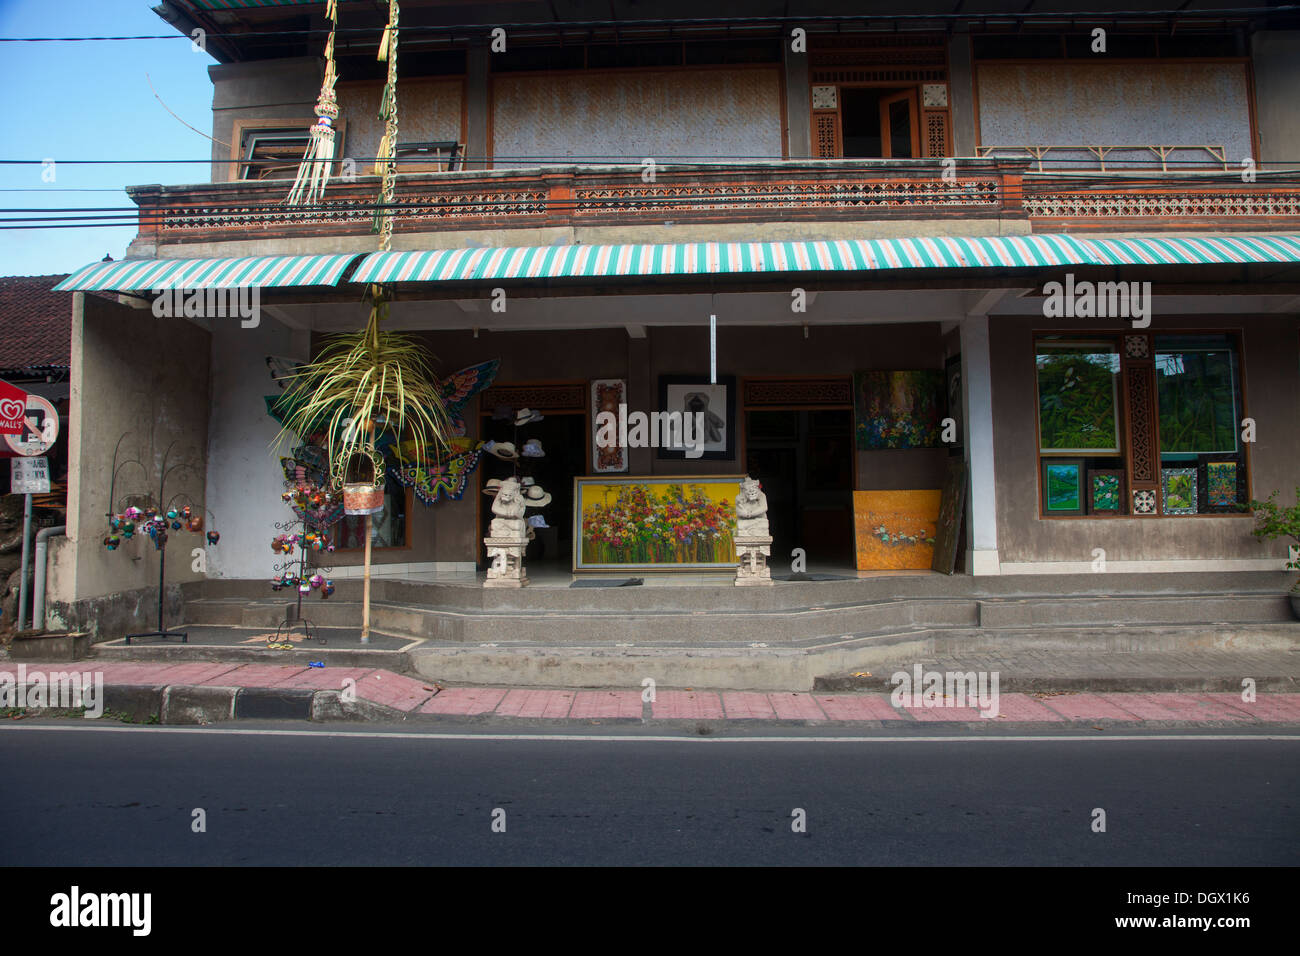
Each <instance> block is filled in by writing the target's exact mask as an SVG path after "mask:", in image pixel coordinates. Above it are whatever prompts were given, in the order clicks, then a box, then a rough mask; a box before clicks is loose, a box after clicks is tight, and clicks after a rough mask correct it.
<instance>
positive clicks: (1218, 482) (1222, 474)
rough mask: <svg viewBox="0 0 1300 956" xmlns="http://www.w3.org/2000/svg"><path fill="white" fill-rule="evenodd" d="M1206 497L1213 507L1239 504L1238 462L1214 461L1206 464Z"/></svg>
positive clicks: (1228, 506) (1227, 506)
mask: <svg viewBox="0 0 1300 956" xmlns="http://www.w3.org/2000/svg"><path fill="white" fill-rule="evenodd" d="M1205 498H1206V503H1207V504H1208V505H1209V506H1210V507H1211V508H1232V507H1234V506H1235V505H1236V504H1237V463H1236V462H1235V461H1212V462H1209V463H1208V464H1206V466H1205Z"/></svg>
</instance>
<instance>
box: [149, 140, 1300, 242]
mask: <svg viewBox="0 0 1300 956" xmlns="http://www.w3.org/2000/svg"><path fill="white" fill-rule="evenodd" d="M1028 165H1029V162H1028V161H1026V160H1010V159H959V160H904V161H861V160H814V161H774V162H764V163H744V164H739V163H711V164H696V165H690V166H660V167H658V168H656V169H647V168H643V167H641V166H598V167H580V166H555V167H541V168H532V169H510V170H467V171H458V172H445V173H419V174H413V175H406V176H402V177H400V179H399V185H398V189H397V195H396V200H395V202H394V205H393V209H392V211H393V214H394V216H395V217H396V230H397V231H398V232H399V233H400V232H407V233H420V232H446V231H457V230H483V229H511V228H525V227H534V228H536V227H548V226H550V227H556V226H636V225H658V224H665V223H673V224H689V223H728V224H734V223H772V222H794V221H801V222H819V221H820V222H827V223H832V222H841V223H842V222H855V221H856V222H868V221H887V220H939V221H942V220H962V221H966V220H972V219H987V220H1007V219H1019V220H1025V219H1028V220H1030V221H1031V222H1032V224H1033V228H1035V229H1036V230H1038V231H1053V230H1056V229H1059V228H1061V227H1062V226H1069V225H1070V224H1077V225H1078V226H1079V227H1081V228H1101V227H1108V228H1125V227H1126V226H1128V227H1132V226H1134V225H1137V226H1139V227H1140V228H1143V229H1193V228H1195V229H1200V228H1219V229H1233V228H1252V229H1258V228H1260V227H1261V226H1264V227H1270V226H1271V227H1272V228H1295V225H1296V222H1297V219H1298V218H1300V175H1297V174H1295V173H1268V174H1263V173H1261V174H1259V176H1258V179H1257V181H1252V182H1245V181H1242V178H1241V177H1234V176H1233V175H1232V174H1227V175H1225V174H1223V173H1217V174H1213V175H1210V174H1206V173H1204V172H1200V173H1182V174H1178V173H1168V174H1152V173H1151V172H1146V173H1139V172H1131V173H1129V172H1124V173H1121V172H1115V171H1113V172H1110V173H1107V174H1105V175H1104V176H1097V175H1095V174H1094V176H1095V178H1092V179H1090V178H1089V177H1088V176H1086V175H1081V174H1067V173H1052V172H1047V173H1042V174H1038V173H1027V172H1026V167H1027V166H1028ZM288 190H289V183H288V182H287V181H259V182H230V183H210V184H200V185H193V186H138V187H133V188H131V189H130V190H129V192H130V195H131V196H132V198H133V199H134V200H135V202H136V203H137V205H138V206H139V208H140V238H141V239H144V240H146V241H151V242H154V243H159V244H185V243H193V242H211V241H229V240H249V239H276V238H303V237H319V236H351V235H365V234H367V233H369V232H370V230H371V225H372V222H373V217H374V212H375V207H374V203H375V199H376V196H377V194H378V180H377V179H375V178H374V177H369V176H367V177H358V178H355V179H353V180H352V181H342V180H334V181H332V182H331V183H330V186H329V189H328V191H327V194H326V198H325V199H324V201H323V202H321V203H319V204H317V205H314V206H309V207H301V206H299V207H290V206H286V205H284V202H283V200H284V197H285V195H286V194H287V193H288ZM992 226H993V223H990V227H992Z"/></svg>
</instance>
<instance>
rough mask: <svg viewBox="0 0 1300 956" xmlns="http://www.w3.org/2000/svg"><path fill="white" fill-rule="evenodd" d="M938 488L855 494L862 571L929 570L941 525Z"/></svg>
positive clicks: (855, 513)
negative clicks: (939, 525)
mask: <svg viewBox="0 0 1300 956" xmlns="http://www.w3.org/2000/svg"><path fill="white" fill-rule="evenodd" d="M941 496H942V491H941V490H940V489H938V488H933V489H928V488H927V489H922V490H916V491H855V492H853V524H854V531H855V534H856V537H857V555H858V570H859V571H882V570H890V571H902V570H918V571H928V570H929V569H930V565H931V564H932V563H933V561H934V542H935V537H936V533H937V529H938V524H939V503H940V498H941Z"/></svg>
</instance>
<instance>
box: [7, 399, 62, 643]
mask: <svg viewBox="0 0 1300 956" xmlns="http://www.w3.org/2000/svg"><path fill="white" fill-rule="evenodd" d="M0 385H3V386H4V387H3V388H0V432H3V433H4V440H5V444H6V445H8V446H9V448H10V449H11V450H12V451H13V452H14V453H16V454H17V455H19V456H21V457H20V458H16V459H14V462H13V465H12V470H11V472H10V479H11V485H10V490H11V491H13V492H14V493H15V494H21V495H22V496H23V498H24V501H23V563H22V569H23V571H22V578H21V579H20V580H19V582H18V620H17V623H16V624H15V628H16V629H17V630H19V631H21V630H24V627H23V625H24V624H26V623H27V568H28V564H29V562H30V560H31V548H32V495H33V494H48V493H49V490H50V465H49V459H47V458H45V457H44V455H45V453H46V452H47V451H49V450H50V447H51V446H52V445H53V444H54V443H55V442H56V441H57V440H58V438H59V413H58V412H57V411H56V410H55V408H54V406H53V405H52V404H50V402H49V401H48V400H47V399H44V398H42V397H41V396H39V395H27V394H25V393H23V392H21V391H19V390H18V389H16V388H14V386H12V385H10V384H9V383H8V382H0ZM13 392H18V394H20V395H22V396H23V397H22V405H21V415H19V399H17V398H15V397H13V395H12V393H13ZM11 416H13V417H11ZM15 421H16V423H17V424H18V425H19V426H20V427H19V429H18V431H17V433H16V434H11V433H8V432H7V431H6V429H7V428H8V426H10V425H12V424H14V423H15ZM20 462H21V465H20V464H19V463H20ZM38 463H39V464H38ZM44 624H45V622H44V621H42V622H40V626H44ZM32 626H33V627H35V626H37V623H36V622H35V621H33V622H32Z"/></svg>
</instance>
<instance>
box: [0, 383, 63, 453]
mask: <svg viewBox="0 0 1300 956" xmlns="http://www.w3.org/2000/svg"><path fill="white" fill-rule="evenodd" d="M3 406H4V400H3V399H0V412H3ZM4 439H5V444H6V445H8V446H9V447H10V448H11V449H12V450H13V451H14V452H16V453H17V454H19V455H23V456H25V457H27V458H32V457H35V456H37V455H44V454H45V453H46V452H47V451H49V450H50V448H51V447H52V446H53V445H54V443H55V442H56V441H58V440H59V413H58V412H57V411H55V409H54V406H53V405H52V404H50V402H49V400H48V399H44V398H41V396H39V395H28V396H27V407H26V410H25V411H24V414H23V431H22V432H21V433H20V434H17V435H5V436H4Z"/></svg>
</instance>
